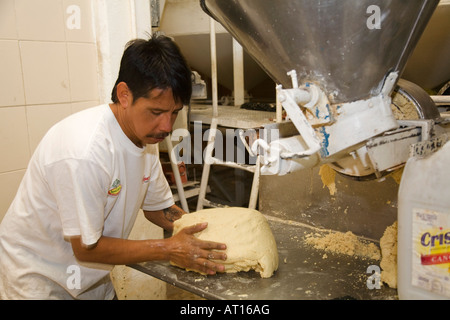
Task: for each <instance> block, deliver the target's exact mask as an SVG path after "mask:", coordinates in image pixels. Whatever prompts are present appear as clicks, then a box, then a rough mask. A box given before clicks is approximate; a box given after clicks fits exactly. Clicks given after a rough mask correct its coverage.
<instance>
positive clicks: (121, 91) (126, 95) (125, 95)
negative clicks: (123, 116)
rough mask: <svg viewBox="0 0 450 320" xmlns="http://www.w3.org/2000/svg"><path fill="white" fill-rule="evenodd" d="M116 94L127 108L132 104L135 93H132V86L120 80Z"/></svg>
mask: <svg viewBox="0 0 450 320" xmlns="http://www.w3.org/2000/svg"><path fill="white" fill-rule="evenodd" d="M116 94H117V99H118V100H119V102H120V104H121V105H122V106H123V107H124V108H127V107H129V106H131V105H132V103H133V94H132V93H131V91H130V88H128V86H127V84H126V83H125V82H119V83H118V84H117V87H116Z"/></svg>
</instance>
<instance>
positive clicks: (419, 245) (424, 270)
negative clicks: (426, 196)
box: [412, 209, 450, 297]
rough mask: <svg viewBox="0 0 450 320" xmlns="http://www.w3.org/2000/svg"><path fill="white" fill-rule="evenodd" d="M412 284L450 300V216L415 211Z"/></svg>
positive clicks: (419, 210)
mask: <svg viewBox="0 0 450 320" xmlns="http://www.w3.org/2000/svg"><path fill="white" fill-rule="evenodd" d="M413 215H414V216H413V226H412V227H413V230H412V236H413V253H414V254H413V257H412V260H413V261H412V284H413V285H414V286H417V287H420V288H422V289H425V290H428V291H431V292H433V293H436V294H441V295H443V296H448V297H450V214H446V213H441V212H437V211H433V210H426V209H414V210H413Z"/></svg>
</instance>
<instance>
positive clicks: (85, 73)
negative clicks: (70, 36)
mask: <svg viewBox="0 0 450 320" xmlns="http://www.w3.org/2000/svg"><path fill="white" fill-rule="evenodd" d="M67 54H68V59H69V75H70V91H71V97H72V101H86V100H98V99H99V90H98V64H97V52H96V46H95V44H85V43H67Z"/></svg>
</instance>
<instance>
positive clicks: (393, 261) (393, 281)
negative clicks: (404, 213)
mask: <svg viewBox="0 0 450 320" xmlns="http://www.w3.org/2000/svg"><path fill="white" fill-rule="evenodd" d="M397 230H398V226H397V221H395V222H394V223H393V224H392V225H391V226H389V227H387V228H386V230H385V231H384V233H383V236H382V237H381V239H380V247H381V255H382V258H381V263H380V267H381V269H382V270H381V281H383V282H384V283H386V284H387V285H388V286H389V287H391V288H397Z"/></svg>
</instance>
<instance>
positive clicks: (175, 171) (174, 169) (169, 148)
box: [166, 135, 189, 213]
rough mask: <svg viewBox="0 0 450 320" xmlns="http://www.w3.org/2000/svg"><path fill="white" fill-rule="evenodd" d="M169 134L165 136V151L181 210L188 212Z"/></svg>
mask: <svg viewBox="0 0 450 320" xmlns="http://www.w3.org/2000/svg"><path fill="white" fill-rule="evenodd" d="M171 137H172V136H171V135H168V136H167V137H166V145H167V151H168V154H169V158H170V166H171V167H172V172H173V176H174V177H175V183H176V185H177V191H178V198H179V199H180V202H181V207H182V208H183V210H184V211H185V212H187V213H189V206H188V204H187V201H186V196H185V194H184V187H183V182H182V181H181V176H180V171H179V169H178V163H177V162H176V159H172V155H173V144H172V140H171Z"/></svg>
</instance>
